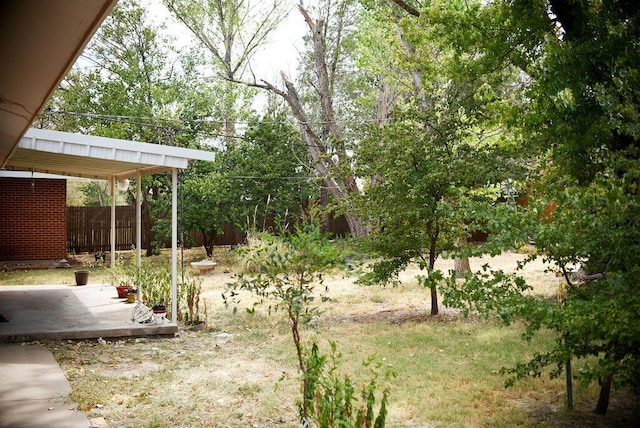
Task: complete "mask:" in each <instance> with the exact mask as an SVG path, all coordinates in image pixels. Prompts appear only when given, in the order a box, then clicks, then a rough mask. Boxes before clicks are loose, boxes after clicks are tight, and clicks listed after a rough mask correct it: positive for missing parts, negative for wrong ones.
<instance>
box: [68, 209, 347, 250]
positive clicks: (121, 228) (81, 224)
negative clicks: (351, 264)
mask: <svg viewBox="0 0 640 428" xmlns="http://www.w3.org/2000/svg"><path fill="white" fill-rule="evenodd" d="M325 228H326V229H327V230H328V231H329V232H330V233H332V234H334V235H340V236H345V235H348V233H349V228H348V226H347V223H346V220H345V219H344V217H342V216H340V217H337V218H333V217H330V218H328V219H327V222H326V224H325ZM222 229H223V233H222V234H220V235H218V236H216V240H215V241H216V242H215V244H216V245H235V244H239V243H241V242H242V241H243V240H244V233H242V231H240V230H239V229H238V228H237V227H235V226H233V225H231V224H226V225H224V227H223V228H222ZM110 230H111V207H67V250H68V251H69V253H70V254H74V253H75V254H78V253H85V252H86V253H95V252H97V251H109V250H110V249H111V240H110ZM149 240H150V237H149V233H148V232H147V230H146V228H145V227H143V228H142V248H148V247H149ZM135 243H136V210H135V207H132V206H117V207H116V250H118V251H119V250H129V249H131V248H133V247H134V245H135ZM169 244H170V243H167V245H169ZM193 245H196V246H200V245H202V235H201V233H199V232H196V231H192V232H187V233H186V234H185V246H187V247H188V246H193Z"/></svg>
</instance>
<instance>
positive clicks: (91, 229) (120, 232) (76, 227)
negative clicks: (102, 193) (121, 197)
mask: <svg viewBox="0 0 640 428" xmlns="http://www.w3.org/2000/svg"><path fill="white" fill-rule="evenodd" d="M143 229H144V228H143ZM110 231H111V207H67V249H68V251H69V252H70V253H84V252H89V253H94V252H97V251H109V250H110V249H111V240H110V233H111V232H110ZM145 235H146V234H145V231H144V230H143V231H142V243H143V248H144V247H145V245H144V244H145V242H147V240H148V237H147V236H145ZM135 243H136V209H135V207H132V206H117V207H116V250H130V249H131V248H133V247H134V246H135Z"/></svg>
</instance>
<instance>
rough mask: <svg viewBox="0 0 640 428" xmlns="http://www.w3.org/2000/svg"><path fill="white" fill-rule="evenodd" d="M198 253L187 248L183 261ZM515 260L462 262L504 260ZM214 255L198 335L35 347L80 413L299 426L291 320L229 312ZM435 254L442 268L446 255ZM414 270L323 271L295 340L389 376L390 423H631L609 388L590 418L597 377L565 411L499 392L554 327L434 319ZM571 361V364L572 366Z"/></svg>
mask: <svg viewBox="0 0 640 428" xmlns="http://www.w3.org/2000/svg"><path fill="white" fill-rule="evenodd" d="M202 257H203V254H201V253H199V252H198V251H193V252H190V253H189V254H188V258H187V261H190V260H199V259H201V258H202ZM522 257H523V256H521V255H518V254H507V255H505V256H502V257H499V258H493V259H487V260H482V261H481V260H474V259H472V261H471V264H472V268H479V267H480V266H481V265H482V264H483V263H485V262H488V263H490V264H492V265H493V266H496V267H502V268H505V269H513V268H515V263H516V261H517V260H519V259H521V258H522ZM216 261H217V262H218V266H217V267H216V269H215V270H214V271H213V272H211V273H209V274H205V275H202V276H201V278H202V280H203V284H202V285H203V293H202V299H201V306H202V310H206V317H207V322H208V327H207V329H206V330H204V331H200V332H193V331H189V330H181V332H180V334H179V336H178V337H176V338H173V339H152V338H148V339H130V340H122V341H113V342H104V341H84V342H69V341H64V342H47V343H45V345H46V346H47V347H49V349H51V350H52V352H53V353H54V355H55V357H56V359H57V360H58V362H59V363H60V365H61V366H62V368H63V370H64V371H65V373H66V375H67V378H68V379H69V381H70V383H71V385H72V388H73V393H72V395H71V399H72V400H73V401H74V403H76V404H77V405H78V406H79V408H80V409H82V410H83V411H85V412H87V413H88V415H89V417H99V416H101V417H104V418H105V419H106V420H107V421H108V423H109V424H110V426H113V427H120V426H136V427H176V426H206V427H209V426H215V427H247V426H249V427H281V426H285V427H295V426H297V422H296V420H297V407H296V403H297V401H298V398H299V396H300V386H299V385H300V383H299V380H298V372H297V365H296V358H295V350H294V347H293V344H292V341H291V338H290V332H289V327H288V325H287V324H286V323H285V322H284V321H283V320H282V318H281V317H280V315H279V314H275V315H269V314H268V308H267V306H264V307H263V306H259V307H258V309H257V311H256V313H254V314H250V313H248V312H247V311H245V310H244V309H243V307H240V308H239V309H240V310H238V312H237V314H236V315H233V312H232V310H231V309H230V308H225V306H224V304H223V302H222V299H221V297H220V293H221V291H222V290H223V289H224V285H225V284H226V283H227V282H230V281H232V280H233V272H234V271H236V270H237V269H238V266H236V265H235V264H234V262H233V258H232V257H230V256H229V254H228V252H227V250H226V249H222V248H220V249H217V253H216ZM440 263H441V267H442V268H444V269H446V268H447V266H446V265H447V263H449V264H452V262H451V261H447V260H443V261H441V262H440ZM187 265H188V264H187ZM53 271H54V272H47V271H43V270H38V271H30V272H2V274H1V276H0V284H7V283H11V284H18V283H25V284H30V283H40V284H42V283H49V284H54V283H65V282H59V281H67V282H66V283H69V282H70V281H72V279H70V278H72V277H73V275H72V272H69V271H68V270H66V273H65V272H64V271H63V272H62V273H60V272H57V271H60V269H55V270H53ZM416 272H417V271H416V270H415V269H408V270H407V271H406V272H405V273H404V274H403V276H402V278H401V279H402V283H401V284H400V285H399V286H397V287H361V286H357V285H354V283H353V280H354V278H352V277H344V276H342V275H339V274H336V275H333V276H330V277H328V278H327V280H326V282H325V283H326V285H327V286H328V287H329V290H330V297H331V300H330V302H328V303H324V304H323V305H322V308H323V310H324V312H323V314H322V316H321V317H319V318H318V319H317V320H315V321H314V323H313V327H309V328H306V329H305V330H304V335H305V340H308V341H311V340H314V341H316V342H317V343H318V344H319V346H320V347H321V349H322V350H324V351H328V349H329V341H330V340H333V341H335V342H336V343H337V347H338V350H339V351H340V352H341V353H342V361H343V364H342V366H341V370H342V371H344V372H346V373H349V376H350V377H351V378H352V379H354V380H359V381H361V382H364V381H365V380H367V379H368V373H369V368H366V367H364V366H363V365H362V361H363V360H365V359H367V358H368V357H370V356H373V358H374V360H375V361H376V362H379V363H380V364H381V366H380V371H381V372H389V373H393V374H394V376H390V377H385V376H383V375H381V377H379V378H378V380H377V384H378V388H379V389H382V388H385V387H386V388H388V389H389V391H390V396H389V415H388V418H387V426H389V427H495V426H497V427H513V426H519V427H538V426H565V427H566V426H571V427H582V426H593V427H595V426H602V427H605V426H637V424H638V421H640V413H639V412H638V406H637V403H636V402H635V400H634V398H633V396H632V395H630V393H629V392H628V391H618V390H616V391H613V393H612V401H611V405H610V411H609V414H608V415H607V416H604V417H602V416H595V415H593V414H592V413H591V410H592V408H593V407H594V406H595V400H596V399H597V394H598V390H597V388H596V387H595V386H592V387H589V388H584V387H580V386H579V385H575V386H574V400H575V402H576V409H575V410H573V411H571V412H569V411H566V410H565V409H564V400H565V395H564V394H565V390H564V379H556V380H549V379H548V377H543V378H539V379H528V380H526V381H523V382H519V383H516V386H515V387H513V388H509V389H505V388H504V387H503V384H504V381H505V378H504V377H503V376H502V375H500V374H499V373H498V371H499V370H500V368H501V367H503V366H511V365H513V364H515V363H516V362H518V361H524V360H525V359H527V358H529V357H531V356H532V355H533V353H534V352H536V351H542V350H544V349H545V348H546V347H547V346H549V344H550V343H551V342H552V341H553V340H554V337H553V335H552V333H550V332H549V333H546V334H542V335H540V336H538V337H537V338H536V339H535V340H534V341H532V342H530V343H527V342H523V341H522V340H521V338H520V335H521V333H522V326H518V325H513V326H510V327H503V326H500V325H497V324H495V323H493V322H491V321H485V320H480V319H476V318H469V319H464V318H462V317H461V316H459V315H458V314H457V313H456V312H455V311H454V310H451V309H448V308H444V309H443V310H442V314H441V315H439V316H437V317H432V316H430V315H429V297H428V294H429V293H428V290H425V289H424V288H421V287H420V286H419V285H418V284H417V281H416V280H415V279H414V275H415V273H416ZM58 275H60V276H58ZM65 275H66V276H65ZM91 275H92V276H91V279H90V281H91V282H96V281H102V280H104V281H105V282H108V273H106V272H105V271H104V270H102V269H101V268H95V269H94V270H93V271H92V274H91ZM526 275H527V276H528V277H529V279H530V280H531V281H532V283H533V284H534V285H535V286H536V290H537V292H539V293H542V294H545V295H548V296H552V295H553V293H554V292H555V289H556V287H557V285H558V283H559V279H558V278H556V277H555V276H554V275H553V274H550V273H546V272H545V267H544V266H543V265H541V264H534V265H532V266H530V267H529V269H528V270H527V272H526ZM242 304H243V306H246V307H250V305H251V296H249V295H244V296H242ZM574 366H575V368H574V369H575V370H579V367H580V363H579V362H574ZM634 424H635V425H634Z"/></svg>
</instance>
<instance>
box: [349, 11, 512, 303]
mask: <svg viewBox="0 0 640 428" xmlns="http://www.w3.org/2000/svg"><path fill="white" fill-rule="evenodd" d="M463 6H464V7H463ZM396 13H397V10H395V9H394V8H393V7H392V8H390V9H388V10H386V12H385V8H382V7H376V8H375V9H371V10H370V11H369V14H368V15H367V20H366V21H365V28H366V31H370V32H375V33H376V34H379V33H382V34H383V35H384V40H385V41H387V40H388V41H390V43H389V44H388V46H386V47H383V51H382V52H380V53H377V52H376V51H375V50H373V49H372V48H370V47H369V44H371V43H373V44H376V43H381V42H379V41H373V42H369V43H368V44H366V45H365V48H364V50H363V51H362V57H361V60H362V62H363V65H364V66H365V67H371V70H372V71H375V72H376V73H380V74H381V79H382V80H383V82H385V84H386V85H389V86H391V87H394V88H395V90H396V91H398V92H400V93H401V95H402V96H401V97H398V98H397V99H395V100H394V104H392V107H393V110H392V111H390V112H388V114H387V116H386V117H385V118H384V121H383V122H382V123H377V124H376V126H372V127H370V128H369V129H368V130H367V135H366V138H364V139H363V140H362V142H361V144H360V146H359V148H358V150H357V157H356V159H357V165H358V175H359V176H361V177H368V180H367V182H366V184H365V189H364V195H363V196H362V198H360V199H359V200H358V208H359V210H360V213H361V215H362V216H363V217H367V218H369V219H371V222H372V225H373V233H372V236H371V239H370V240H369V244H370V247H371V249H372V251H373V253H374V254H377V255H379V256H380V257H381V259H380V261H378V262H377V263H375V264H374V265H373V269H372V272H371V273H370V274H369V275H368V276H367V277H365V278H364V279H365V280H366V281H373V282H388V281H390V280H391V281H393V280H394V279H395V278H396V277H397V275H398V273H399V272H400V271H401V270H402V269H403V268H405V267H406V266H407V265H408V264H409V263H411V262H417V263H418V264H419V265H420V267H421V268H422V269H424V270H425V271H426V276H422V277H421V278H422V279H421V282H422V283H423V284H425V285H426V286H428V287H429V288H430V289H431V291H432V313H434V314H435V313H437V312H438V309H437V294H436V286H437V282H438V280H439V278H441V277H442V275H441V273H439V272H437V271H435V270H434V265H435V261H436V259H437V258H438V257H439V256H440V255H441V254H443V253H445V252H450V251H453V250H455V249H459V248H460V247H461V246H462V245H463V243H464V242H465V241H466V238H467V236H468V235H469V234H470V232H472V231H474V230H476V229H471V228H470V227H469V222H470V221H472V220H474V217H475V211H476V210H478V209H481V208H482V207H485V206H487V205H488V204H491V203H493V202H495V201H496V200H497V199H498V198H499V196H500V192H499V191H498V190H497V189H499V186H500V183H502V182H504V181H505V180H507V179H511V180H514V179H520V178H521V177H522V176H523V173H524V168H523V167H522V164H523V162H522V160H516V159H517V157H516V154H515V152H514V151H513V150H512V148H511V147H510V145H509V144H506V143H505V140H506V137H508V135H507V134H506V133H501V132H495V131H493V130H492V128H493V127H495V126H497V125H498V124H499V123H500V119H501V118H502V117H503V115H504V114H505V111H508V110H509V106H510V103H511V102H512V99H511V98H509V94H510V91H509V89H508V84H510V83H512V82H513V81H515V80H516V77H517V76H516V75H515V73H514V71H513V69H512V68H509V67H501V66H499V65H500V58H498V56H497V54H496V52H494V51H493V50H492V49H489V48H487V47H485V46H484V45H483V44H482V40H483V39H484V38H485V37H486V33H485V31H484V30H485V29H486V28H485V27H487V28H488V27H490V25H489V24H488V23H490V22H493V20H494V19H495V17H494V16H493V15H492V14H490V13H488V12H486V10H485V9H483V8H481V7H480V3H479V2H470V3H468V4H466V3H465V5H463V4H462V3H459V2H430V3H429V4H428V5H427V7H425V8H424V9H423V10H421V11H420V16H419V18H414V17H408V18H405V19H400V20H399V19H397V16H396V15H395V14H396ZM376 24H378V25H376ZM376 46H377V45H376ZM469 52H472V53H469ZM365 61H366V62H365ZM381 63H384V64H385V67H387V66H388V64H389V63H391V68H390V69H389V68H387V69H386V70H385V69H381V68H380V67H378V65H379V64H381Z"/></svg>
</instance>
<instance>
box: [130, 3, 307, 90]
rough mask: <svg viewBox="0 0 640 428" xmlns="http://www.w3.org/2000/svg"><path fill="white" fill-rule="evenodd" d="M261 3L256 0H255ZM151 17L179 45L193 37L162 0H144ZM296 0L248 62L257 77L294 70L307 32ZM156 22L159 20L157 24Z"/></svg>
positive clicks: (269, 78)
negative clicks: (266, 41) (160, 23)
mask: <svg viewBox="0 0 640 428" xmlns="http://www.w3.org/2000/svg"><path fill="white" fill-rule="evenodd" d="M254 1H257V2H258V3H260V1H259V0H254ZM141 3H142V4H143V5H146V6H147V7H148V10H149V13H150V15H151V16H152V17H155V18H157V19H158V21H159V22H164V23H165V25H166V26H167V28H168V29H169V31H170V33H171V34H172V35H173V36H175V37H177V43H178V46H179V47H183V46H185V45H187V44H189V43H191V42H192V41H193V40H194V38H193V36H192V35H191V33H190V31H189V29H187V28H186V27H185V26H184V24H182V23H181V22H178V21H177V20H176V19H175V18H173V17H172V16H171V13H170V12H169V11H168V10H167V8H166V7H165V6H164V5H163V4H162V0H143V1H142V2H141ZM296 4H297V1H294V0H290V1H289V5H290V12H289V15H288V17H287V18H286V20H285V21H284V22H282V23H281V24H280V26H279V28H278V29H277V30H276V31H275V32H274V33H272V34H271V37H270V39H269V41H268V43H267V44H265V46H264V47H263V48H262V50H261V51H260V52H258V53H257V54H256V56H255V57H254V58H253V60H252V61H251V64H252V67H253V69H254V71H255V72H256V77H257V78H259V79H260V78H264V79H265V80H269V81H275V80H278V79H279V77H278V76H279V74H280V71H284V72H285V73H286V74H288V75H290V76H294V75H295V73H296V66H297V63H298V61H297V58H298V52H299V51H300V50H302V48H303V40H302V37H303V36H304V34H305V33H306V30H307V28H306V24H305V22H304V19H303V18H302V15H301V14H300V13H299V12H298V10H297V8H296ZM159 22H158V23H159Z"/></svg>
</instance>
